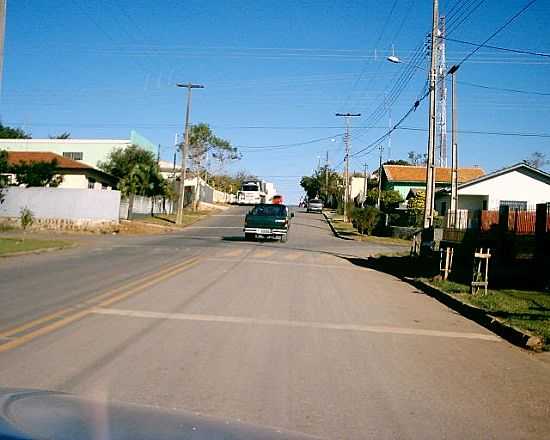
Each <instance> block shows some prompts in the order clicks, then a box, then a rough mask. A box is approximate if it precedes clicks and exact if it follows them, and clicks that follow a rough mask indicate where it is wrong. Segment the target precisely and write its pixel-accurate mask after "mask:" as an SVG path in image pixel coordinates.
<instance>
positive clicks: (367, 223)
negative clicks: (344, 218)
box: [351, 206, 382, 235]
mask: <svg viewBox="0 0 550 440" xmlns="http://www.w3.org/2000/svg"><path fill="white" fill-rule="evenodd" d="M351 218H352V220H353V222H354V224H355V225H356V228H357V230H358V231H359V233H361V234H367V235H371V234H372V233H373V231H374V230H375V229H376V228H377V227H378V226H379V224H380V220H381V218H382V212H381V211H380V210H379V209H376V208H373V207H372V206H369V207H367V208H355V209H354V210H353V211H352V213H351Z"/></svg>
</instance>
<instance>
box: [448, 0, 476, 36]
mask: <svg viewBox="0 0 550 440" xmlns="http://www.w3.org/2000/svg"><path fill="white" fill-rule="evenodd" d="M483 3H485V0H481V1H480V2H479V3H478V4H477V5H475V6H474V7H473V8H472V9H470V11H469V12H468V13H467V14H466V15H465V16H464V17H463V18H462V19H459V18H457V19H455V21H453V22H452V23H448V28H447V35H449V34H451V33H453V32H454V31H455V30H457V29H458V28H459V27H460V26H461V25H462V24H463V23H464V22H465V21H466V20H468V18H470V16H471V15H472V14H473V13H474V12H475V11H477V10H478V9H479V7H480V6H481V5H482V4H483Z"/></svg>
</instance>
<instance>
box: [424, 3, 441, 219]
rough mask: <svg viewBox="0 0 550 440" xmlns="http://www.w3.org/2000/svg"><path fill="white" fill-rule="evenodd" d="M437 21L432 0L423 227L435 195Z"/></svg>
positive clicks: (437, 14) (432, 215)
mask: <svg viewBox="0 0 550 440" xmlns="http://www.w3.org/2000/svg"><path fill="white" fill-rule="evenodd" d="M438 21H439V3H438V0H434V1H433V16H432V35H431V37H432V38H431V60H430V78H429V82H430V113H429V118H428V162H427V164H426V201H425V203H424V228H425V229H428V228H431V227H432V226H433V222H434V196H435V81H436V53H435V42H436V38H437V27H438V26H437V25H438Z"/></svg>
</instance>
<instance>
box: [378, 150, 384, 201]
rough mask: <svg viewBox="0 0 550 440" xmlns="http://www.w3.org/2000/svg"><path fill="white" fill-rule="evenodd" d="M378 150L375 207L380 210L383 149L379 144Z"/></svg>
mask: <svg viewBox="0 0 550 440" xmlns="http://www.w3.org/2000/svg"><path fill="white" fill-rule="evenodd" d="M378 148H380V164H379V166H378V200H377V201H376V207H377V208H378V209H380V207H381V198H382V151H383V150H384V147H383V146H382V144H380V145H379V147H378Z"/></svg>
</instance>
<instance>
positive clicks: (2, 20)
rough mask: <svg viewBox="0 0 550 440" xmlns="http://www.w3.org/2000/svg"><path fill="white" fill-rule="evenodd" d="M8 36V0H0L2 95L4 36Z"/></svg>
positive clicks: (0, 83)
mask: <svg viewBox="0 0 550 440" xmlns="http://www.w3.org/2000/svg"><path fill="white" fill-rule="evenodd" d="M5 34H6V0H0V94H1V92H2V78H3V76H4V75H3V71H4V36H5Z"/></svg>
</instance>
